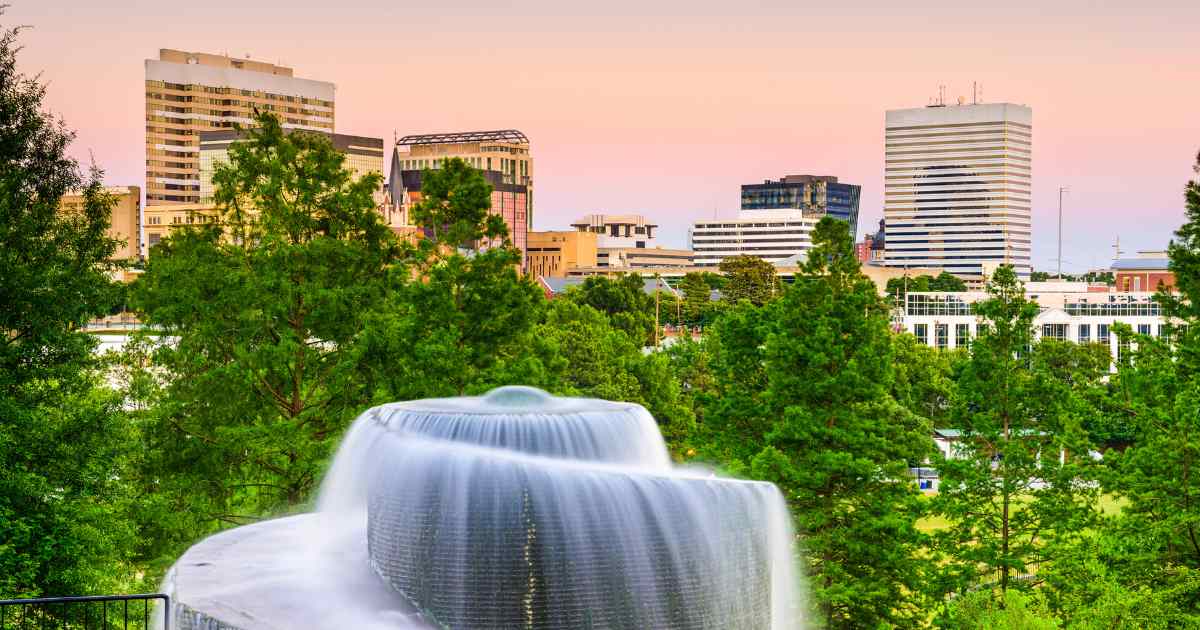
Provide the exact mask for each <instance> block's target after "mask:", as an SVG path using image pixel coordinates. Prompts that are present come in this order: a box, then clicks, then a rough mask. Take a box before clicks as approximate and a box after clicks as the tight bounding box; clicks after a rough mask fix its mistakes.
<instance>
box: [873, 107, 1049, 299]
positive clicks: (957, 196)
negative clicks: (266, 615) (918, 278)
mask: <svg viewBox="0 0 1200 630" xmlns="http://www.w3.org/2000/svg"><path fill="white" fill-rule="evenodd" d="M1032 125H1033V112H1032V110H1030V108H1028V107H1026V106H1024V105H1014V104H1012V103H988V104H969V105H967V104H959V105H949V106H947V105H944V104H941V103H939V104H936V105H931V106H929V107H920V108H914V109H899V110H892V111H889V112H887V129H886V132H885V145H886V148H885V151H884V155H885V165H884V209H883V214H884V218H885V219H886V221H887V241H886V249H885V253H884V263H885V264H886V265H887V266H889V267H932V268H939V269H944V270H946V271H949V272H950V273H952V274H955V275H958V276H966V277H970V276H981V275H984V274H985V273H986V272H987V270H989V269H993V268H995V267H996V266H998V265H1003V264H1008V265H1012V266H1013V268H1014V270H1015V271H1016V272H1017V275H1018V276H1020V277H1021V278H1022V279H1026V280H1027V279H1028V278H1029V273H1030V271H1031V269H1030V233H1031V225H1030V212H1029V205H1030V193H1031V192H1032V160H1033V148H1032V139H1033V135H1032V134H1033V126H1032Z"/></svg>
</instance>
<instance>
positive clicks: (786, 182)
mask: <svg viewBox="0 0 1200 630" xmlns="http://www.w3.org/2000/svg"><path fill="white" fill-rule="evenodd" d="M861 193H862V187H861V186H859V185H857V184H845V183H840V182H838V178H836V177H833V176H829V175H786V176H784V177H782V178H780V179H779V180H777V181H772V180H769V179H768V180H766V181H764V182H763V183H761V184H742V210H798V211H800V212H802V213H804V214H805V215H807V216H820V215H828V216H831V217H833V218H835V219H838V220H840V221H845V222H846V223H848V224H849V225H850V235H851V236H855V235H857V234H858V200H859V196H860V195H861Z"/></svg>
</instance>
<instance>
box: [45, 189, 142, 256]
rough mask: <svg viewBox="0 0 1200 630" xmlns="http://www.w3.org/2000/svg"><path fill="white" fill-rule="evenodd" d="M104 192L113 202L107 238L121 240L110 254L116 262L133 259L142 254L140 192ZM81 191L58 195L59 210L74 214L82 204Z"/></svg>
mask: <svg viewBox="0 0 1200 630" xmlns="http://www.w3.org/2000/svg"><path fill="white" fill-rule="evenodd" d="M104 192H105V193H107V194H109V195H111V196H112V197H113V199H114V200H115V201H116V204H115V205H114V206H113V207H112V215H111V222H110V224H109V226H108V232H107V235H108V237H109V238H113V239H116V240H118V241H122V242H123V243H124V244H123V245H120V246H118V247H117V251H116V252H114V253H113V258H114V259H116V260H134V259H137V258H139V257H141V255H142V248H141V240H140V238H139V236H138V226H140V225H141V222H142V216H141V215H142V190H141V189H140V188H138V187H137V186H110V187H107V188H105V189H104ZM86 201H87V200H86V199H84V195H83V193H82V192H79V191H73V192H69V193H67V194H65V195H63V196H62V199H60V200H59V202H58V206H59V209H60V210H61V211H63V212H77V211H80V210H82V209H83V206H84V204H85V203H86Z"/></svg>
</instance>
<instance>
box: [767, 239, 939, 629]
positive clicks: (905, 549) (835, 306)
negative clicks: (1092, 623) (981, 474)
mask: <svg viewBox="0 0 1200 630" xmlns="http://www.w3.org/2000/svg"><path fill="white" fill-rule="evenodd" d="M769 310H770V313H771V317H772V318H773V321H772V322H771V325H770V328H769V331H768V333H767V335H766V338H765V343H764V344H763V355H762V358H763V365H764V369H765V373H766V377H767V383H766V391H765V395H764V397H765V401H766V403H767V406H768V414H769V416H768V417H770V418H772V419H773V422H772V426H771V428H770V431H769V432H768V433H767V434H766V435H765V436H764V438H765V440H762V441H765V447H764V448H762V449H761V451H760V452H759V453H758V454H757V455H755V456H754V458H753V460H752V462H751V470H752V472H753V474H754V476H755V477H757V478H761V479H766V480H769V481H773V482H775V483H776V484H778V485H779V487H780V488H781V489H782V490H783V492H784V495H785V496H786V497H787V499H788V502H789V504H790V505H791V508H792V513H793V517H794V519H795V521H796V525H797V528H798V530H799V532H800V534H801V535H802V537H803V539H804V547H805V551H806V555H807V560H808V568H809V572H810V575H811V578H810V586H811V588H812V592H813V597H814V599H815V603H816V605H817V608H818V610H819V617H820V619H819V620H820V621H821V622H822V623H824V624H825V625H826V626H827V627H830V628H861V627H880V626H885V625H891V626H895V627H917V626H920V625H921V623H922V622H923V619H924V612H923V611H922V609H921V601H920V591H921V588H920V587H921V585H922V579H923V573H924V570H925V566H924V562H923V561H922V559H921V558H920V557H919V555H920V553H919V549H920V548H921V546H922V543H923V540H924V537H923V535H922V534H921V533H920V532H919V531H918V530H917V528H916V521H917V519H918V518H919V517H920V516H921V515H922V512H923V506H924V501H923V500H922V498H921V497H920V494H919V492H918V491H917V489H916V485H915V484H914V483H912V480H911V477H910V476H909V473H908V468H909V466H910V465H912V464H913V463H916V462H920V461H923V460H924V459H925V458H926V457H927V455H928V453H929V451H930V450H931V448H932V441H931V440H930V438H929V435H930V428H929V426H928V424H927V423H926V422H925V421H924V419H922V418H920V417H917V416H915V415H913V414H911V413H908V412H907V411H906V410H905V409H904V408H903V407H901V406H900V405H899V404H897V403H896V401H895V400H894V399H893V398H892V397H891V395H890V388H891V386H892V383H893V380H894V378H895V375H894V372H893V357H894V355H893V350H892V338H891V333H890V330H889V323H888V314H887V308H886V306H885V305H884V302H883V300H882V298H881V297H880V295H879V293H878V291H877V289H876V287H875V284H874V283H873V282H872V281H871V280H870V279H868V278H867V277H866V276H864V275H863V274H862V271H861V268H860V263H859V261H858V259H857V257H856V256H855V253H854V243H853V241H852V240H851V237H850V235H849V233H848V232H847V230H846V228H845V224H844V223H841V222H839V221H836V220H834V219H831V218H828V217H826V218H824V219H822V220H821V221H820V222H819V223H818V224H817V226H816V229H815V230H814V232H813V248H812V250H810V251H809V256H808V261H807V263H806V264H805V265H804V266H803V267H802V269H801V272H800V273H799V274H798V276H797V278H796V282H795V284H794V285H793V286H792V287H791V288H790V289H789V290H788V291H786V292H785V293H784V295H783V297H781V298H780V299H779V300H777V301H776V302H775V303H773V304H772V305H771V307H770V309H769ZM885 540H886V541H887V544H886V545H881V544H879V542H880V541H885Z"/></svg>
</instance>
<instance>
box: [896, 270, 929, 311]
mask: <svg viewBox="0 0 1200 630" xmlns="http://www.w3.org/2000/svg"><path fill="white" fill-rule="evenodd" d="M932 280H933V278H931V277H929V276H925V275H922V276H917V277H915V278H910V277H908V276H907V275H906V276H904V277H902V278H889V279H888V281H887V285H886V289H887V297H888V300H889V301H890V302H891V304H893V305H895V306H903V305H904V298H905V297H906V296H907V295H908V292H909V291H915V292H917V293H920V292H923V291H932V290H933V289H932V288H931V287H930V284H929V283H930V281H932Z"/></svg>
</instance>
